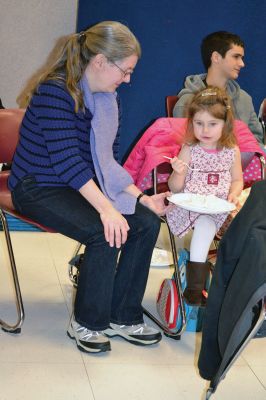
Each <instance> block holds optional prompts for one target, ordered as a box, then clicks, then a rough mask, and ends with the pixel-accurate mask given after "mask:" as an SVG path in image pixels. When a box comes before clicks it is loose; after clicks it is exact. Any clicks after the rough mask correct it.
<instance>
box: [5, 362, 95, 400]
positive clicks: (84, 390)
mask: <svg viewBox="0 0 266 400" xmlns="http://www.w3.org/2000/svg"><path fill="white" fill-rule="evenodd" d="M0 368H1V395H0V396H1V400H37V399H38V400H48V399H49V400H80V399H86V400H94V399H95V398H94V396H93V392H92V390H91V386H90V382H89V379H88V376H87V374H86V371H85V369H84V367H83V366H82V365H76V364H73V365H71V364H66V363H58V364H46V363H41V364H37V363H34V364H32V363H12V364H1V363H0Z"/></svg>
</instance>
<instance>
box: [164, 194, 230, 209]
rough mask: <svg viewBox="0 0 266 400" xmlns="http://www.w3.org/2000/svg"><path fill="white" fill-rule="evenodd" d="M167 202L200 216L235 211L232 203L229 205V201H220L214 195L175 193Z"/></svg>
mask: <svg viewBox="0 0 266 400" xmlns="http://www.w3.org/2000/svg"><path fill="white" fill-rule="evenodd" d="M168 200H169V201H170V202H171V203H174V204H176V205H177V206H179V207H182V208H185V209H186V210H189V211H195V212H199V213H201V214H221V213H224V212H230V211H233V210H235V209H236V206H235V205H234V204H233V203H229V201H227V200H223V199H220V198H219V197H216V196H214V195H209V196H206V195H202V194H195V193H175V194H172V196H170V197H168Z"/></svg>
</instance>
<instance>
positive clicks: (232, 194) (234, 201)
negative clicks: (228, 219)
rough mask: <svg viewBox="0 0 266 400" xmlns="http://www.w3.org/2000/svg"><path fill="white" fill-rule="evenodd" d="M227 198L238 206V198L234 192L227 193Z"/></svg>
mask: <svg viewBox="0 0 266 400" xmlns="http://www.w3.org/2000/svg"><path fill="white" fill-rule="evenodd" d="M227 200H228V201H229V202H230V203H234V204H235V206H238V204H239V198H238V196H237V195H236V194H234V193H229V195H228V197H227Z"/></svg>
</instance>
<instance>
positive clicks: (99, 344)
mask: <svg viewBox="0 0 266 400" xmlns="http://www.w3.org/2000/svg"><path fill="white" fill-rule="evenodd" d="M67 334H68V336H69V337H70V338H71V339H75V340H76V343H77V347H78V349H79V350H81V351H84V352H88V353H100V352H104V351H109V350H111V345H110V341H109V340H108V338H107V337H106V336H105V335H104V333H103V332H97V331H91V330H89V329H87V328H85V327H84V326H81V325H80V324H78V323H77V322H76V321H75V319H74V318H73V317H72V318H71V320H70V324H69V327H68V330H67Z"/></svg>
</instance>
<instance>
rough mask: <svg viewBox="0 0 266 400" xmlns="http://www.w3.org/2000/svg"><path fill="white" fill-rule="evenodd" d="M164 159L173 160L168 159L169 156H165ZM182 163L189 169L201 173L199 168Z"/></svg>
mask: <svg viewBox="0 0 266 400" xmlns="http://www.w3.org/2000/svg"><path fill="white" fill-rule="evenodd" d="M163 158H167V160H172V158H171V157H167V156H163ZM182 163H183V164H184V165H186V166H187V167H188V169H190V170H191V171H200V169H199V168H192V167H190V165H188V163H186V162H185V161H182Z"/></svg>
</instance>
